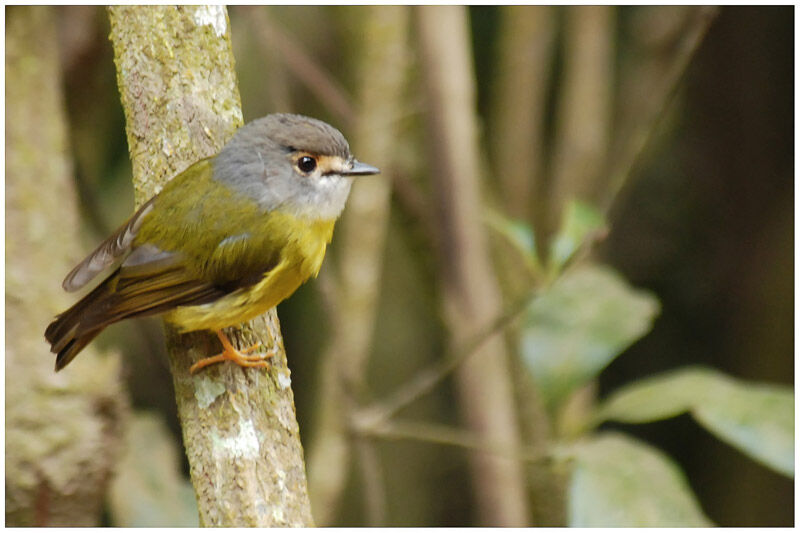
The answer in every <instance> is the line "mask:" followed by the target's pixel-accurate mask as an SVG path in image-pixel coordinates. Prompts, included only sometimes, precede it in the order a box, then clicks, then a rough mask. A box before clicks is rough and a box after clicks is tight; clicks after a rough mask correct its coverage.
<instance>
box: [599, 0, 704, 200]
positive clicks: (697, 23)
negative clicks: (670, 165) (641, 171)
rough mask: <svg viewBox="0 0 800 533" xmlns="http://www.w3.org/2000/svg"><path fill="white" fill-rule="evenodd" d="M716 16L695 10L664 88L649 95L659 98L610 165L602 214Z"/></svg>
mask: <svg viewBox="0 0 800 533" xmlns="http://www.w3.org/2000/svg"><path fill="white" fill-rule="evenodd" d="M718 13H719V8H718V7H713V6H701V7H698V8H696V11H695V13H694V20H693V21H692V23H691V25H690V27H689V29H688V30H687V31H686V33H685V35H684V37H683V39H682V40H681V42H680V44H679V46H678V49H677V51H676V53H675V59H674V61H673V64H672V67H671V68H670V69H669V70H668V72H667V74H666V75H665V76H664V83H663V85H662V86H661V88H660V89H659V90H657V91H651V94H652V93H660V96H650V97H649V98H648V101H649V102H654V103H653V105H652V107H651V108H650V109H649V110H647V111H646V112H643V113H641V115H643V118H642V119H641V120H640V122H639V124H638V126H637V127H635V128H633V129H632V133H631V134H630V135H629V136H628V139H629V140H628V145H627V147H626V149H624V150H623V152H622V155H621V156H620V157H619V158H618V159H617V160H616V161H614V162H613V163H612V166H611V168H610V169H609V171H608V172H607V173H606V175H607V176H609V177H610V182H609V186H608V187H607V189H606V190H607V191H608V192H607V193H606V194H605V195H604V197H603V199H602V202H601V206H602V208H603V210H604V211H606V212H608V211H609V210H610V209H611V207H612V206H613V204H614V203H615V202H618V201H619V196H620V192H621V191H622V190H623V187H624V186H625V183H626V182H627V181H628V179H629V178H630V176H631V174H632V173H633V171H634V170H635V168H636V166H637V165H638V164H639V162H640V161H641V159H642V154H643V153H644V151H645V148H647V146H648V145H649V143H650V141H651V140H652V138H653V136H654V135H655V132H656V131H657V129H658V125H659V124H660V123H661V121H662V120H663V118H664V116H665V115H666V114H667V112H668V111H669V110H670V108H671V104H672V102H673V101H674V99H675V95H676V94H678V90H679V89H680V87H681V80H683V77H684V75H685V74H686V71H687V68H688V66H689V63H690V62H691V60H692V58H693V57H694V55H695V53H696V52H697V50H698V48H699V47H700V44H701V43H702V42H703V38H704V37H705V35H706V33H707V32H708V29H709V28H710V27H711V24H712V23H713V22H714V20H715V19H716V17H717V14H718Z"/></svg>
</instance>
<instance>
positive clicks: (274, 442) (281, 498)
mask: <svg viewBox="0 0 800 533" xmlns="http://www.w3.org/2000/svg"><path fill="white" fill-rule="evenodd" d="M109 15H110V19H111V40H112V42H113V45H114V55H115V62H116V65H117V80H118V84H119V89H120V94H121V97H122V104H123V107H124V109H125V116H126V121H127V134H128V144H129V150H130V154H131V159H132V162H133V182H134V189H135V192H136V201H137V204H138V205H141V203H143V202H144V201H146V200H147V199H148V198H150V197H151V196H152V195H153V194H155V193H157V192H158V191H159V190H160V188H161V186H163V184H164V183H165V182H166V181H167V180H168V179H169V178H171V177H172V176H174V175H175V174H177V173H179V172H180V171H182V170H184V169H185V168H186V167H188V166H189V165H190V164H192V163H194V162H195V161H197V160H199V159H201V158H204V157H208V156H211V155H214V154H216V153H217V152H218V151H219V150H220V149H221V148H222V146H223V145H224V144H225V142H226V141H228V140H229V139H230V138H231V136H232V135H233V133H234V131H235V130H236V129H237V128H238V127H239V126H241V125H242V112H241V103H240V100H239V92H238V88H237V83H236V75H235V71H234V60H233V53H232V50H231V41H230V39H231V36H230V25H229V22H228V16H227V12H226V11H225V8H224V7H220V6H199V7H194V6H181V7H168V6H154V7H132V6H115V7H111V8H109ZM226 333H228V335H229V337H230V338H231V339H232V341H233V342H234V344H235V345H238V346H240V347H243V346H249V345H251V344H254V343H261V345H262V347H264V348H265V349H274V350H275V351H276V352H277V354H276V355H275V356H274V357H273V358H272V359H271V365H272V366H271V368H269V369H256V368H248V369H244V368H241V367H239V366H237V365H233V364H228V363H225V364H219V365H214V366H213V367H209V368H208V369H206V370H204V371H202V372H199V373H198V374H196V375H190V374H189V367H190V366H191V364H192V363H193V362H194V361H196V360H198V359H200V358H202V357H206V356H209V355H213V354H214V353H216V352H218V351H219V345H218V342H217V341H216V340H214V338H213V337H212V336H211V335H210V334H207V333H205V332H198V333H191V334H186V335H179V334H177V333H176V332H175V331H174V330H173V329H172V328H170V327H167V337H168V350H169V357H170V366H171V369H172V375H173V381H174V384H175V393H176V400H177V403H178V413H179V416H180V420H181V425H182V429H183V440H184V446H185V448H186V454H187V456H188V458H189V465H190V471H191V477H192V483H193V484H194V487H195V492H196V495H197V500H198V509H199V514H200V524H201V525H204V526H220V527H226V526H227V527H233V526H309V525H312V519H311V510H310V504H309V500H308V493H307V488H306V476H305V465H304V462H303V449H302V446H301V444H300V435H299V428H298V425H297V420H296V416H295V408H294V397H293V394H292V390H291V387H290V385H291V379H290V374H289V369H288V367H287V363H286V353H285V351H284V348H283V340H282V337H281V333H280V326H279V323H278V318H277V314H276V311H275V309H272V310H270V311H269V312H268V313H266V314H265V315H263V316H261V317H259V318H256V319H254V320H252V321H250V322H249V323H247V324H244V325H242V326H241V327H237V328H229V329H228V330H227V331H226Z"/></svg>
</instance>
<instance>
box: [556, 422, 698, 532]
mask: <svg viewBox="0 0 800 533" xmlns="http://www.w3.org/2000/svg"><path fill="white" fill-rule="evenodd" d="M568 454H569V455H570V456H571V457H572V458H573V460H574V463H575V464H574V467H573V473H572V479H571V480H570V485H569V510H568V517H567V525H569V526H570V527H654V526H657V527H709V526H711V525H712V524H711V522H710V521H709V520H708V518H706V517H705V516H704V515H703V511H702V510H701V509H700V506H699V504H698V503H697V501H696V500H695V498H694V495H693V494H692V491H691V489H690V488H689V485H688V483H687V482H686V479H685V477H684V475H683V473H682V472H681V471H680V469H679V468H678V466H677V465H676V464H675V463H674V462H673V461H672V460H671V459H669V458H668V457H666V456H665V455H664V454H663V453H661V452H659V451H658V450H656V449H654V448H653V447H651V446H648V445H646V444H644V443H642V442H641V441H638V440H635V439H631V438H630V437H627V436H625V435H622V434H618V433H613V432H601V433H600V434H599V435H597V436H595V437H592V438H589V439H587V440H586V441H585V442H580V443H578V444H576V445H574V446H573V447H572V448H571V449H570V450H569V451H568Z"/></svg>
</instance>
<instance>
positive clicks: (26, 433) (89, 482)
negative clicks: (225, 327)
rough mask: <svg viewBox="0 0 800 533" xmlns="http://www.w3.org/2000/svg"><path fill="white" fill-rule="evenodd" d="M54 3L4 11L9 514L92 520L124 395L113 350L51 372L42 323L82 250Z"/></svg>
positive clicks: (61, 298) (63, 298) (42, 521)
mask: <svg viewBox="0 0 800 533" xmlns="http://www.w3.org/2000/svg"><path fill="white" fill-rule="evenodd" d="M52 9H53V8H50V7H43V6H35V7H30V6H20V7H11V8H7V11H6V23H7V27H6V76H7V77H6V278H5V279H6V324H5V325H6V344H5V348H6V352H5V354H6V357H5V364H6V366H5V370H6V383H5V385H6V411H5V415H6V417H5V430H6V433H5V442H6V463H5V465H6V479H5V489H6V500H5V503H6V525H8V526H15V527H19V526H40V527H42V526H83V527H91V526H98V525H100V520H101V513H102V507H103V500H104V496H105V492H106V488H107V486H108V480H109V477H110V474H111V471H112V467H113V465H114V463H115V461H116V459H117V457H118V454H119V447H120V446H119V444H120V440H121V439H120V428H121V427H122V426H123V421H124V418H125V414H126V412H127V405H126V400H125V395H124V394H123V393H122V387H121V384H120V379H119V358H118V357H116V356H113V357H112V356H106V357H102V356H100V355H99V354H98V352H97V351H96V350H95V349H93V347H91V346H90V347H88V348H87V349H86V350H85V353H83V354H82V355H81V359H80V360H79V361H78V362H76V363H74V364H73V365H71V366H70V367H69V368H67V369H65V370H64V371H63V372H59V373H58V374H56V373H55V371H54V370H53V363H54V361H55V356H54V355H53V354H51V353H49V352H50V350H49V347H48V345H47V343H46V342H45V340H44V330H45V327H46V326H47V324H48V322H49V321H50V320H52V319H53V317H54V316H55V314H56V313H58V312H60V311H63V310H64V309H65V308H66V307H67V306H68V305H69V300H70V298H68V296H67V295H66V294H65V293H64V292H63V291H62V289H61V276H63V275H64V274H65V273H66V272H68V271H69V269H70V268H71V267H72V266H73V265H74V263H75V262H77V260H78V259H80V257H79V254H80V249H81V246H80V244H79V236H78V227H79V220H78V202H77V195H76V192H75V188H74V180H73V179H72V169H71V168H70V167H71V162H70V159H69V157H68V155H67V133H66V122H65V117H64V107H63V101H62V94H61V86H60V82H61V79H60V72H59V65H58V43H57V41H56V35H57V32H56V25H55V18H54V16H53V11H52Z"/></svg>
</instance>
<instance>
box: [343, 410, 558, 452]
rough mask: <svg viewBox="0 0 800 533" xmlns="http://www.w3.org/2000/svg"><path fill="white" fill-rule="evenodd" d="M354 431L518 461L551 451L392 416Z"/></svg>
mask: <svg viewBox="0 0 800 533" xmlns="http://www.w3.org/2000/svg"><path fill="white" fill-rule="evenodd" d="M353 431H356V432H360V433H362V434H364V435H368V436H371V437H377V438H381V439H387V440H394V439H406V440H418V441H423V442H431V443H435V444H443V445H446V446H457V447H460V448H466V449H470V450H480V451H484V452H489V453H493V454H496V455H502V456H504V457H508V458H510V459H515V460H517V461H526V462H539V461H545V460H547V459H549V458H550V453H549V452H548V451H547V450H543V449H539V448H535V447H532V446H521V447H517V448H513V447H510V446H507V445H504V444H502V443H496V442H487V441H485V440H483V439H481V438H479V437H477V436H476V435H474V434H473V433H471V432H469V431H466V430H463V429H461V428H453V427H448V426H444V425H441V424H432V423H429V422H418V421H411V420H398V419H393V420H390V421H387V422H385V423H383V424H380V425H378V426H372V427H364V428H359V427H354V428H353Z"/></svg>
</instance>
